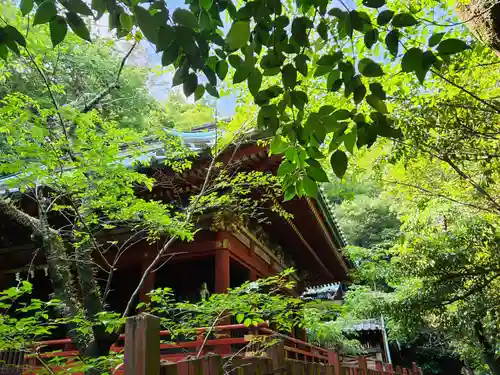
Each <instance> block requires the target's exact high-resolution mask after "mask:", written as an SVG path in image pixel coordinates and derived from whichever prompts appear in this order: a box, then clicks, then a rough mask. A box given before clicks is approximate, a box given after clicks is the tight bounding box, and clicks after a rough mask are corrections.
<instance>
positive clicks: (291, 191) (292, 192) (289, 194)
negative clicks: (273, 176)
mask: <svg viewBox="0 0 500 375" xmlns="http://www.w3.org/2000/svg"><path fill="white" fill-rule="evenodd" d="M294 197H295V188H294V187H293V186H290V187H289V188H288V189H286V190H285V194H283V202H288V201H289V200H292V199H293V198H294Z"/></svg>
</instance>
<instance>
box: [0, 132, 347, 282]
mask: <svg viewBox="0 0 500 375" xmlns="http://www.w3.org/2000/svg"><path fill="white" fill-rule="evenodd" d="M204 129H205V128H204ZM208 129H210V128H209V127H208ZM174 134H175V135H178V136H180V137H182V138H183V140H184V142H185V143H186V144H187V145H188V146H189V147H190V149H191V150H193V151H197V152H198V153H199V154H200V157H199V158H197V160H196V161H195V162H194V163H193V167H192V168H191V169H190V170H188V171H185V172H184V173H183V174H182V175H176V174H174V173H173V172H172V171H169V170H167V169H166V168H165V167H164V166H163V164H162V158H164V156H163V155H164V153H163V149H162V144H161V143H160V142H155V141H154V140H152V141H151V142H148V146H147V149H146V150H145V152H144V155H143V156H141V158H144V160H148V159H149V160H153V163H152V164H151V167H148V168H146V169H145V170H144V172H145V173H147V174H150V175H153V176H155V177H157V178H164V177H165V176H167V177H168V178H170V180H169V182H170V183H172V184H174V185H175V189H173V188H169V187H168V186H167V185H165V184H159V185H158V186H157V187H155V188H154V189H153V190H152V191H151V192H148V193H145V194H146V196H147V195H150V197H151V198H153V199H160V200H163V201H172V200H173V199H176V197H177V196H176V195H178V194H179V193H180V194H183V195H189V194H190V193H195V192H196V191H197V190H198V189H199V186H200V183H201V182H202V181H203V171H204V170H206V165H207V162H208V158H206V157H204V156H206V153H205V152H204V150H206V149H207V148H208V147H210V146H211V145H213V144H214V143H215V140H216V133H215V132H214V131H203V132H188V133H177V132H175V133H174ZM221 158H222V160H223V161H226V162H227V161H228V160H229V159H230V160H231V162H232V163H238V169H239V170H259V171H263V172H266V171H267V172H271V173H276V171H277V168H278V166H279V164H280V162H281V157H280V156H276V155H275V156H269V155H268V151H267V149H265V148H263V147H259V146H257V144H256V143H255V142H248V143H245V144H242V145H240V146H238V147H237V148H235V147H234V148H230V149H229V150H228V151H227V152H226V153H225V154H223V155H222V157H221ZM132 162H133V160H130V165H131V166H132ZM13 178H15V176H9V177H6V178H4V179H0V194H1V193H4V194H5V192H6V191H8V192H10V193H12V192H15V191H16V189H15V187H14V188H13V187H12V185H11V184H10V188H7V185H8V184H9V181H11V179H13ZM141 195H142V194H141ZM283 207H284V208H285V210H287V211H288V212H290V213H292V214H293V216H294V217H293V219H290V220H285V219H284V218H282V217H279V216H277V215H276V216H273V217H271V218H270V223H269V224H263V225H264V229H265V230H266V232H267V233H269V234H270V235H271V236H272V237H273V239H274V240H276V241H277V242H278V243H279V244H280V246H281V247H282V248H283V250H284V251H289V252H290V253H291V254H292V256H293V258H294V260H295V263H296V264H297V265H300V266H302V267H304V268H306V269H307V270H309V271H310V272H309V277H308V278H307V283H308V284H318V283H328V282H334V281H342V280H346V279H348V271H349V268H350V264H349V262H348V261H347V259H345V258H344V257H343V255H342V253H341V250H342V248H343V247H345V246H346V245H347V241H346V239H345V236H344V235H343V233H342V230H341V229H340V226H339V225H338V223H337V222H336V220H335V217H334V215H333V213H332V211H331V209H330V208H329V207H328V205H327V204H326V201H325V199H324V198H323V196H322V194H321V193H320V195H319V199H318V200H316V201H315V200H313V199H310V198H300V199H299V198H295V199H293V200H291V201H288V202H284V203H283ZM35 212H36V211H35ZM12 225H13V224H12V223H11V222H9V221H8V220H6V218H3V217H0V256H2V258H3V259H6V256H7V255H6V254H7V253H8V252H9V249H12V250H14V249H16V248H17V249H20V247H19V246H21V247H22V248H23V249H26V250H28V248H29V247H31V252H32V251H33V250H34V246H22V244H21V243H19V242H22V241H19V237H24V238H25V239H26V237H27V238H29V237H28V236H29V234H28V233H24V232H26V231H25V230H24V229H22V228H17V229H14V228H11V227H12ZM14 231H15V233H16V235H15V237H16V240H15V241H13V240H12V239H11V238H10V237H11V236H9V233H14ZM25 236H26V237H25ZM20 255H21V254H18V256H20ZM27 255H28V254H26V256H23V257H21V258H22V259H23V261H24V260H25V259H29V256H27ZM20 260H21V259H19V261H20ZM12 266H15V267H17V266H19V262H18V261H16V262H13V264H12Z"/></svg>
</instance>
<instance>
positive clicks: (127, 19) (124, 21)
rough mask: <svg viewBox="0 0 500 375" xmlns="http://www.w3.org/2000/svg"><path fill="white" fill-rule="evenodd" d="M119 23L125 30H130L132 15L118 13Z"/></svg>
mask: <svg viewBox="0 0 500 375" xmlns="http://www.w3.org/2000/svg"><path fill="white" fill-rule="evenodd" d="M120 24H121V25H122V27H123V28H124V29H125V30H127V31H130V30H132V27H133V26H134V20H133V19H132V16H131V15H130V14H127V13H121V14H120Z"/></svg>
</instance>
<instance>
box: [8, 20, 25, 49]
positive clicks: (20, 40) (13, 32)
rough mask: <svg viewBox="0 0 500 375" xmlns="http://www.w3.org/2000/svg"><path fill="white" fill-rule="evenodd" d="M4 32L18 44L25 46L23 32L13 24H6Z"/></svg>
mask: <svg viewBox="0 0 500 375" xmlns="http://www.w3.org/2000/svg"><path fill="white" fill-rule="evenodd" d="M5 32H6V33H7V34H8V35H9V37H10V38H11V39H13V40H14V41H15V42H16V43H17V44H19V45H20V46H23V47H26V39H24V36H23V34H21V33H20V32H19V31H18V30H17V29H16V28H15V27H14V26H11V25H9V26H6V27H5Z"/></svg>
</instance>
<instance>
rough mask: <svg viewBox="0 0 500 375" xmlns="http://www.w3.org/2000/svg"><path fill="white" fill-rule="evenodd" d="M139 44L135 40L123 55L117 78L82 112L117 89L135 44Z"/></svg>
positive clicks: (87, 110)
mask: <svg viewBox="0 0 500 375" xmlns="http://www.w3.org/2000/svg"><path fill="white" fill-rule="evenodd" d="M136 45H137V42H134V44H132V47H130V49H129V50H128V52H127V54H126V55H125V56H124V57H123V59H122V61H121V63H120V66H119V68H118V72H117V73H116V77H115V80H114V81H113V82H111V83H110V84H109V85H108V86H107V87H106V88H105V89H104V90H102V91H101V92H100V93H99V94H97V95H96V96H95V97H94V99H92V100H91V101H90V102H89V103H87V104H86V105H85V107H83V110H82V112H84V113H85V112H89V111H90V110H91V109H92V108H94V106H95V105H96V104H98V103H99V102H100V101H101V100H102V99H103V98H104V97H105V96H106V95H108V94H109V93H110V92H111V90H113V89H115V88H117V87H118V84H119V80H120V75H121V74H122V70H123V67H124V66H125V62H126V61H127V59H128V58H129V57H130V55H131V54H132V51H133V50H134V48H135V46H136Z"/></svg>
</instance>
